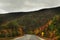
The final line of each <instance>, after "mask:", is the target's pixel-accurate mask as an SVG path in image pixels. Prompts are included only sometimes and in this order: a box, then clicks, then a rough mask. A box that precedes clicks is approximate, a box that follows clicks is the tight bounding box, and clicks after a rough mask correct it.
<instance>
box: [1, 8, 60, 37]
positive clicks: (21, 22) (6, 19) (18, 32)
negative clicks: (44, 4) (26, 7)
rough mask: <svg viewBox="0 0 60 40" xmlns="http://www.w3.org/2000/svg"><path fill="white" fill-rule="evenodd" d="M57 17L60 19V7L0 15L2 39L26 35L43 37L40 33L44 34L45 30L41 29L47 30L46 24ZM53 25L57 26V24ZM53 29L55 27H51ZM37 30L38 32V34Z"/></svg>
mask: <svg viewBox="0 0 60 40" xmlns="http://www.w3.org/2000/svg"><path fill="white" fill-rule="evenodd" d="M56 15H59V17H60V7H56V8H47V9H41V10H37V11H31V12H10V13H7V14H0V37H16V36H22V35H24V34H35V35H40V36H41V34H40V33H39V32H40V31H41V32H42V33H43V31H44V30H43V31H42V30H39V29H40V28H42V29H45V28H44V27H45V24H46V23H49V21H50V20H53V18H54V17H55V16H56ZM57 17H58V16H57ZM59 20H60V19H59ZM57 23H58V22H57ZM57 23H56V25H57ZM59 24H60V23H59ZM53 25H54V26H55V22H54V24H53ZM51 27H53V26H52V25H51ZM57 28H58V27H57ZM35 30H37V32H36V31H35ZM38 30H39V31H38ZM48 30H49V29H48ZM47 32H48V31H47ZM46 34H47V33H46ZM58 34H59V33H58ZM47 35H48V34H47Z"/></svg>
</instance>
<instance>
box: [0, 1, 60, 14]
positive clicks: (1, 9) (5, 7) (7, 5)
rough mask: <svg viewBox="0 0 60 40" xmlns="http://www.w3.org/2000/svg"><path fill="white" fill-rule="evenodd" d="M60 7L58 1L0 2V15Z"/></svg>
mask: <svg viewBox="0 0 60 40" xmlns="http://www.w3.org/2000/svg"><path fill="white" fill-rule="evenodd" d="M57 6H60V0H0V13H6V12H15V11H33V10H39V9H42V8H51V7H57Z"/></svg>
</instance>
